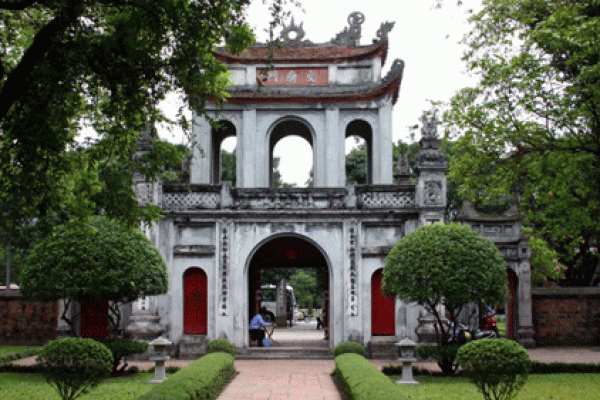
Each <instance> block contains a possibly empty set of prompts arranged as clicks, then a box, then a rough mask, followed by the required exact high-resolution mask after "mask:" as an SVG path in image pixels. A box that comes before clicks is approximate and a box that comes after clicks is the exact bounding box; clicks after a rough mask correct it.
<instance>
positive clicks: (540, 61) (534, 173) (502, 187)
mask: <svg viewBox="0 0 600 400" xmlns="http://www.w3.org/2000/svg"><path fill="white" fill-rule="evenodd" d="M471 22H472V23H473V29H472V31H471V33H470V34H469V35H468V36H467V37H466V38H465V43H466V44H467V45H468V48H469V50H468V51H467V53H466V54H465V56H464V60H465V62H466V65H467V69H468V71H469V72H470V73H472V74H475V75H477V76H479V77H480V82H479V83H478V84H477V86H475V87H471V88H464V89H462V90H461V91H460V92H459V93H458V94H457V95H456V96H455V97H454V98H452V100H451V101H450V109H449V111H448V112H447V113H446V115H445V120H446V122H447V124H448V127H449V131H448V133H447V134H448V137H449V138H456V137H458V140H457V142H456V145H455V154H456V157H454V158H453V159H451V160H450V178H451V179H452V180H454V181H456V182H457V184H459V186H460V189H459V192H460V195H461V196H463V197H466V198H469V199H471V200H476V199H479V201H483V202H486V201H493V200H497V199H505V200H506V199H507V198H509V197H510V196H516V197H517V199H518V200H519V201H520V204H521V208H522V210H523V212H524V213H525V214H526V220H525V223H526V224H527V225H530V226H532V227H533V228H534V235H535V236H537V237H539V238H540V239H543V240H545V241H546V242H547V243H548V244H549V245H550V246H551V247H552V248H553V249H554V250H556V251H558V253H559V255H560V261H561V262H562V263H564V264H565V265H567V267H568V269H567V271H566V275H565V278H566V279H565V281H564V284H566V285H589V284H591V283H592V282H593V281H594V278H595V276H596V270H597V266H598V262H599V259H598V253H597V251H596V248H597V246H598V240H599V239H600V219H598V215H600V168H599V167H600V108H599V107H598V104H600V68H599V66H600V48H599V47H598V45H597V42H598V37H600V36H599V34H600V4H599V3H598V1H596V0H577V1H569V2H564V1H554V0H548V1H537V0H486V1H484V2H483V9H482V10H481V11H479V12H478V13H476V14H474V15H473V16H472V18H471Z"/></svg>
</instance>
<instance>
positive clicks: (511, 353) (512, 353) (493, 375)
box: [456, 339, 531, 400]
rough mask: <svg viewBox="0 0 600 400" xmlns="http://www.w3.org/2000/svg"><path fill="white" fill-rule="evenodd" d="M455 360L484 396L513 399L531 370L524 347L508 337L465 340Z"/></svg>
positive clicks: (506, 399) (500, 399)
mask: <svg viewBox="0 0 600 400" xmlns="http://www.w3.org/2000/svg"><path fill="white" fill-rule="evenodd" d="M456 363H457V364H458V365H459V366H460V367H461V368H462V373H463V374H464V375H465V376H466V377H468V378H469V379H470V380H471V381H472V382H473V383H474V384H475V386H477V389H479V391H480V392H481V393H482V394H483V397H484V398H485V399H486V400H488V399H494V400H508V399H512V398H513V397H514V396H516V395H517V393H518V392H519V390H520V389H521V388H522V387H523V385H524V384H525V381H526V380H527V376H528V375H529V371H530V370H531V360H530V359H529V353H527V350H525V348H523V346H521V345H520V344H518V343H517V342H513V341H512V340H508V339H493V340H477V341H474V342H470V343H467V344H466V345H464V346H462V347H461V348H460V349H459V350H458V354H457V355H456Z"/></svg>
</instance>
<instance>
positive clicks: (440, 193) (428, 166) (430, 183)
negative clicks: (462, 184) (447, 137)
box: [416, 112, 448, 225]
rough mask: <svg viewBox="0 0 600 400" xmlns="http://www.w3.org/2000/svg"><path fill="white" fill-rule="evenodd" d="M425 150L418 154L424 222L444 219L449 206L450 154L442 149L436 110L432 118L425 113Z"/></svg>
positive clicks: (422, 120)
mask: <svg viewBox="0 0 600 400" xmlns="http://www.w3.org/2000/svg"><path fill="white" fill-rule="evenodd" d="M421 122H422V123H423V125H422V127H421V141H420V144H421V151H420V152H419V153H418V154H417V157H416V168H417V171H418V173H419V180H418V182H417V198H416V200H417V205H418V206H419V207H420V209H421V213H420V215H419V222H420V225H425V224H431V223H435V222H444V210H445V208H446V202H447V199H446V170H447V169H448V161H447V160H446V154H444V152H443V151H442V150H440V139H439V138H438V135H437V122H436V119H435V112H434V113H433V116H432V117H431V118H427V115H426V114H425V113H423V115H422V116H421Z"/></svg>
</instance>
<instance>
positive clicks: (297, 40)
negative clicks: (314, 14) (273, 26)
mask: <svg viewBox="0 0 600 400" xmlns="http://www.w3.org/2000/svg"><path fill="white" fill-rule="evenodd" d="M303 25H304V22H301V23H300V25H296V23H295V22H294V17H292V22H291V23H290V25H287V26H286V25H285V24H284V25H283V30H282V31H281V34H280V37H281V39H282V40H283V42H284V43H285V44H286V45H288V46H292V47H294V46H300V45H301V44H302V39H304V36H305V35H306V33H305V32H304V28H303Z"/></svg>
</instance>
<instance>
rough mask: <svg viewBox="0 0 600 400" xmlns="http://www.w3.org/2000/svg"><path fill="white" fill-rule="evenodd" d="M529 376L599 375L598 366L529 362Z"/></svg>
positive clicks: (599, 368)
mask: <svg viewBox="0 0 600 400" xmlns="http://www.w3.org/2000/svg"><path fill="white" fill-rule="evenodd" d="M530 373H531V374H577V373H579V374H597V373H600V364H593V363H590V364H583V363H564V362H552V363H543V362H540V361H532V362H531V372H530Z"/></svg>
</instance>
